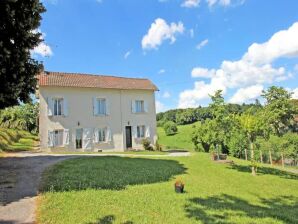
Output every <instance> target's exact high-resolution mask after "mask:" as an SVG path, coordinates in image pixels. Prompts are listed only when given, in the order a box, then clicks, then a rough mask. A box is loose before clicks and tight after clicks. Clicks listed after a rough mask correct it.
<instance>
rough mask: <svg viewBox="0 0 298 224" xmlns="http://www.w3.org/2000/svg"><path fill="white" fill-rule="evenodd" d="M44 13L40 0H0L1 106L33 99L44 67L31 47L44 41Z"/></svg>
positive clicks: (1, 107) (0, 107)
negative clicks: (32, 95) (39, 28)
mask: <svg viewBox="0 0 298 224" xmlns="http://www.w3.org/2000/svg"><path fill="white" fill-rule="evenodd" d="M43 12H45V8H44V7H43V5H42V3H41V2H39V0H26V1H11V0H2V1H1V2H0V15H1V19H0V38H1V39H0V109H3V108H5V107H9V106H13V105H17V104H19V101H22V102H29V101H30V94H32V93H34V92H35V88H36V77H35V76H36V74H38V72H39V71H40V70H41V69H42V66H41V64H39V63H38V61H36V60H34V59H33V58H31V53H30V50H32V49H33V48H34V47H36V46H37V45H38V44H39V43H40V42H41V41H42V36H41V33H40V32H39V31H38V27H39V25H40V21H41V13H43Z"/></svg>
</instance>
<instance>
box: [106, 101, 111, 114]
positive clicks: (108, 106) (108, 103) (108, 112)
mask: <svg viewBox="0 0 298 224" xmlns="http://www.w3.org/2000/svg"><path fill="white" fill-rule="evenodd" d="M106 115H110V102H109V100H108V99H106Z"/></svg>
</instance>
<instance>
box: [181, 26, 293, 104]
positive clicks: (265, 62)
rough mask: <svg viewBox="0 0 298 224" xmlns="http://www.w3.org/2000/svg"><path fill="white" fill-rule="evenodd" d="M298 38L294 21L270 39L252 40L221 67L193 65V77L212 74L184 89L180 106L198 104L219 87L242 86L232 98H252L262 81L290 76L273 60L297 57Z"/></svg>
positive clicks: (267, 81)
mask: <svg viewBox="0 0 298 224" xmlns="http://www.w3.org/2000/svg"><path fill="white" fill-rule="evenodd" d="M297 39H298V23H294V24H293V25H292V26H291V27H290V28H289V29H287V30H283V31H279V32H277V33H275V34H274V35H273V36H272V37H271V38H270V39H269V40H268V41H267V42H265V43H262V44H256V43H254V44H252V45H251V46H250V47H249V48H248V50H247V52H246V53H245V54H244V55H243V57H242V58H241V59H240V60H238V61H228V60H225V61H223V62H222V63H221V66H220V68H218V69H206V68H201V67H196V68H194V69H193V70H192V77H200V78H210V82H209V83H206V82H195V84H194V88H193V89H190V90H185V91H183V92H181V93H180V96H179V104H178V106H179V107H196V106H198V105H199V103H200V101H201V100H202V99H207V98H209V96H208V94H212V93H214V90H217V89H222V90H224V91H227V90H228V89H237V88H239V89H238V91H237V92H236V95H235V96H233V97H232V99H231V100H232V101H234V102H236V101H237V102H239V103H241V102H240V101H241V100H244V101H245V100H250V99H249V97H248V96H246V97H244V96H245V94H246V93H248V92H249V91H251V92H254V93H255V94H256V92H258V91H257V90H260V86H262V85H263V84H271V83H273V82H279V81H282V80H285V79H287V78H289V77H290V76H291V74H290V73H287V72H286V69H285V68H284V67H274V66H273V65H272V62H274V61H275V60H277V59H279V58H284V57H297V56H298V44H297V41H294V40H297ZM277 40H278V41H277ZM273 43H275V44H273ZM276 45H277V46H276ZM261 49H262V50H261ZM253 98H254V97H252V99H253Z"/></svg>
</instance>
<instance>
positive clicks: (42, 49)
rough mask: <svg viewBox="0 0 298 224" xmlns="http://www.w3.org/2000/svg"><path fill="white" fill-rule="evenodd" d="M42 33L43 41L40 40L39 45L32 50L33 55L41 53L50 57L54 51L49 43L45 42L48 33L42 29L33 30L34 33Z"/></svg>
mask: <svg viewBox="0 0 298 224" xmlns="http://www.w3.org/2000/svg"><path fill="white" fill-rule="evenodd" d="M37 32H39V33H41V37H40V39H41V40H42V42H40V43H39V44H38V46H36V47H35V48H34V49H33V50H32V51H31V54H32V55H40V56H42V57H49V56H52V55H53V52H52V49H51V47H50V46H49V45H47V44H46V43H45V42H44V39H45V37H46V34H45V33H43V32H41V30H40V29H37V30H32V33H37Z"/></svg>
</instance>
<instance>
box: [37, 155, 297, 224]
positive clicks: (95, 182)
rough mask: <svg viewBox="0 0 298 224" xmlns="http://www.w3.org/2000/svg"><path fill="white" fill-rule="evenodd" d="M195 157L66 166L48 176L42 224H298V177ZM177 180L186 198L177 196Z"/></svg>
mask: <svg viewBox="0 0 298 224" xmlns="http://www.w3.org/2000/svg"><path fill="white" fill-rule="evenodd" d="M234 161H235V162H236V165H234V166H230V165H225V164H217V163H215V162H213V161H211V160H210V158H209V155H208V154H205V153H193V154H192V156H191V157H179V158H178V157H176V158H173V157H171V158H170V157H162V158H128V157H125V158H121V157H92V158H76V159H71V160H66V161H63V162H61V163H58V164H56V165H55V166H53V167H51V168H50V169H48V170H47V171H46V172H45V173H44V176H43V184H42V185H41V196H40V200H39V207H38V211H37V216H38V222H39V223H44V224H47V223H55V224H59V223H63V224H67V223H71V224H72V223H85V224H87V223H88V224H92V223H108V224H109V223H122V224H123V223H126V224H128V223H158V224H159V223H179V224H180V223H260V224H261V223H262V224H263V223H268V224H269V223H270V224H272V223H298V212H297V211H298V176H297V175H294V174H290V173H286V172H284V171H281V170H277V169H274V168H270V167H267V166H266V167H260V168H259V169H258V171H259V175H258V176H256V177H253V176H251V174H250V169H249V166H248V164H247V163H246V162H245V161H241V160H237V159H234ZM177 177H180V178H182V179H183V180H184V181H185V184H186V185H185V189H186V193H184V194H177V193H175V192H174V187H173V184H174V181H175V179H176V178H177Z"/></svg>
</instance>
